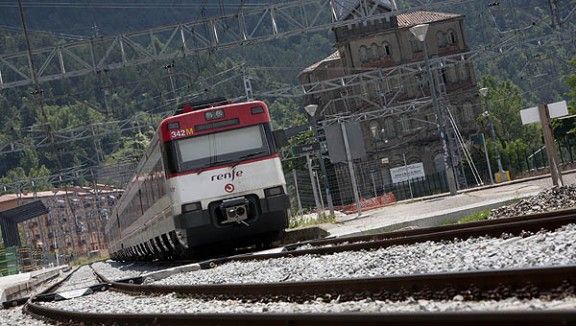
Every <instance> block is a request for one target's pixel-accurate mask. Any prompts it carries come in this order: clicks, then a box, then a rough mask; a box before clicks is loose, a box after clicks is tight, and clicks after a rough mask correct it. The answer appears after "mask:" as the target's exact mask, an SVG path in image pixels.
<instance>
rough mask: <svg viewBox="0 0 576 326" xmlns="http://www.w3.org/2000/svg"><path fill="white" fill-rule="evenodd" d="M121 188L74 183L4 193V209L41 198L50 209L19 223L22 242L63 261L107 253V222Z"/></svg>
mask: <svg viewBox="0 0 576 326" xmlns="http://www.w3.org/2000/svg"><path fill="white" fill-rule="evenodd" d="M121 193H122V191H121V190H118V189H113V188H110V187H105V186H102V187H98V188H97V189H93V188H80V187H70V188H61V189H53V190H52V191H45V192H37V193H26V194H18V195H15V194H10V195H3V196H0V211H3V210H8V209H11V208H15V207H17V206H19V205H22V204H26V203H29V202H32V201H35V200H41V201H42V202H43V203H44V205H45V206H46V207H47V208H48V210H49V213H48V214H45V215H41V216H38V217H36V218H33V219H31V220H28V221H25V222H22V223H20V224H19V225H18V228H19V230H20V234H21V237H22V239H21V241H22V246H26V247H29V248H33V249H36V250H41V251H43V252H45V253H50V254H49V255H48V256H53V255H54V253H55V251H56V249H57V250H58V253H59V255H60V258H61V259H62V261H66V260H68V259H73V258H74V257H79V256H87V255H107V244H106V238H105V234H104V226H105V225H106V222H107V220H108V215H109V214H110V212H111V211H112V207H114V205H115V204H116V201H117V199H118V196H120V195H121Z"/></svg>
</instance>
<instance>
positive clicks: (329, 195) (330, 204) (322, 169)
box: [304, 104, 334, 215]
mask: <svg viewBox="0 0 576 326" xmlns="http://www.w3.org/2000/svg"><path fill="white" fill-rule="evenodd" d="M304 110H305V111H306V113H308V115H309V116H310V124H311V125H312V131H313V132H314V139H315V140H316V141H317V142H318V144H320V138H319V137H318V120H317V118H316V112H317V110H318V105H316V104H310V105H307V106H306V107H305V108H304ZM317 156H318V162H319V163H320V172H321V173H322V177H323V179H324V192H325V193H326V202H327V204H328V210H330V215H334V202H333V200H332V192H331V191H330V181H329V179H328V173H327V172H326V164H325V163H324V157H323V155H322V145H321V144H320V150H319V151H318V154H317Z"/></svg>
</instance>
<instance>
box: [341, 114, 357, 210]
mask: <svg viewBox="0 0 576 326" xmlns="http://www.w3.org/2000/svg"><path fill="white" fill-rule="evenodd" d="M340 128H342V137H344V148H345V149H346V160H347V161H348V171H349V172H350V179H351V181H352V190H353V191H354V199H355V200H356V211H357V213H358V216H360V215H362V204H361V203H360V195H359V194H358V184H357V183H356V173H355V172H354V164H353V162H352V153H351V152H350V142H349V141H348V132H347V131H346V124H344V123H341V124H340Z"/></svg>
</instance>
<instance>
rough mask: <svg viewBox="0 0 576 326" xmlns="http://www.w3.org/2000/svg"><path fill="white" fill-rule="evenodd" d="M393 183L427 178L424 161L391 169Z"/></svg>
mask: <svg viewBox="0 0 576 326" xmlns="http://www.w3.org/2000/svg"><path fill="white" fill-rule="evenodd" d="M390 176H391V177H392V183H400V182H404V181H408V180H414V179H426V174H425V173H424V164H423V163H414V164H410V165H407V166H400V167H397V168H392V169H390Z"/></svg>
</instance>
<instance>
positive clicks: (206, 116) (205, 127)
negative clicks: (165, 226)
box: [160, 101, 289, 249]
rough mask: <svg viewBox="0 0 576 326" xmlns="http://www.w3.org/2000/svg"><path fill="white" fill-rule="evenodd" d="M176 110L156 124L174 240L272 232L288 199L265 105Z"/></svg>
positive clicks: (197, 242)
mask: <svg viewBox="0 0 576 326" xmlns="http://www.w3.org/2000/svg"><path fill="white" fill-rule="evenodd" d="M183 111H184V112H183V113H181V114H178V115H176V116H173V117H170V118H167V119H166V120H164V121H163V122H162V124H161V125H160V133H161V138H162V140H163V146H162V147H163V148H162V152H163V162H164V167H165V169H166V176H167V187H168V191H169V195H170V198H171V200H172V213H173V216H174V222H175V228H176V236H177V238H178V242H179V244H178V245H181V246H183V247H184V248H185V249H194V248H198V247H201V246H205V245H208V244H213V243H217V242H226V243H231V244H242V243H250V242H253V241H252V240H255V241H260V240H263V241H271V240H273V239H275V238H277V237H278V236H279V235H280V234H281V233H282V232H283V230H284V229H285V228H286V227H287V225H288V216H287V209H288V206H289V200H288V196H287V195H286V181H285V179H284V174H283V172H282V166H281V162H280V158H279V155H278V149H277V148H276V145H275V143H274V139H273V137H272V130H271V125H270V114H269V112H268V108H267V107H266V104H265V103H263V102H259V101H256V102H248V103H240V104H228V105H224V106H218V107H210V108H205V109H201V110H194V108H192V107H188V108H187V107H186V106H184V109H183ZM186 111H188V112H186Z"/></svg>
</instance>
